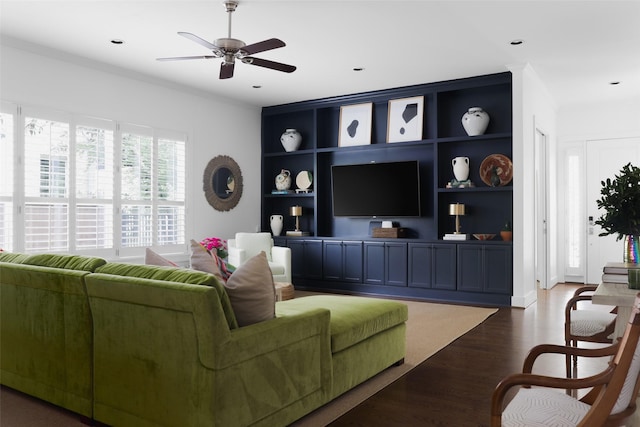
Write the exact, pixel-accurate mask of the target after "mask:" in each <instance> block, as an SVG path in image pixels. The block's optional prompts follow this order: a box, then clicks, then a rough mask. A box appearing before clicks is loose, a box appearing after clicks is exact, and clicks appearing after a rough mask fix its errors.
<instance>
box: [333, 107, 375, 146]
mask: <svg viewBox="0 0 640 427" xmlns="http://www.w3.org/2000/svg"><path fill="white" fill-rule="evenodd" d="M372 114H373V103H371V102H367V103H364V104H354V105H343V106H342V107H340V134H339V135H338V146H339V147H351V146H354V145H367V144H371V117H372Z"/></svg>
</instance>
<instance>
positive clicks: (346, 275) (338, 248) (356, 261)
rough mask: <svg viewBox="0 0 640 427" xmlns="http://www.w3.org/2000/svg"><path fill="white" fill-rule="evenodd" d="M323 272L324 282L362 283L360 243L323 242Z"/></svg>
mask: <svg viewBox="0 0 640 427" xmlns="http://www.w3.org/2000/svg"><path fill="white" fill-rule="evenodd" d="M323 246H324V252H323V258H324V260H323V272H324V278H325V279H326V280H338V281H343V282H355V283H361V282H362V242H361V241H341V240H325V241H324V244H323Z"/></svg>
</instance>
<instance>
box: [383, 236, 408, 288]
mask: <svg viewBox="0 0 640 427" xmlns="http://www.w3.org/2000/svg"><path fill="white" fill-rule="evenodd" d="M384 268H385V272H384V284H385V285H391V286H407V244H406V243H395V242H393V243H392V242H386V243H385V244H384Z"/></svg>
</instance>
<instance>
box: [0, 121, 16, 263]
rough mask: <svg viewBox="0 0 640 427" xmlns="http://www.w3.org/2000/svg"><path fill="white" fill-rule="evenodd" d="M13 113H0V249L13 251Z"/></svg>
mask: <svg viewBox="0 0 640 427" xmlns="http://www.w3.org/2000/svg"><path fill="white" fill-rule="evenodd" d="M14 126H15V115H14V114H11V113H5V112H2V113H0V153H2V155H1V156H0V249H4V250H6V251H13V250H14V248H13V203H14V200H13V191H14V189H13V185H14V173H15V170H14V167H13V164H14V163H13V162H14V158H13V152H14V150H13V147H14V145H15V138H14Z"/></svg>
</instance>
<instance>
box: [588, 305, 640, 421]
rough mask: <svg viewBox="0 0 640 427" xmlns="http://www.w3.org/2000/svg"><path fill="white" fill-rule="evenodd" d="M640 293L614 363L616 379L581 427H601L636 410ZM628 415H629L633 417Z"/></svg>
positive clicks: (592, 406) (638, 371) (605, 390)
mask: <svg viewBox="0 0 640 427" xmlns="http://www.w3.org/2000/svg"><path fill="white" fill-rule="evenodd" d="M639 338H640V294H638V295H637V296H636V299H635V302H634V304H633V307H632V310H631V316H630V317H629V323H628V324H627V328H626V330H625V333H624V335H623V336H622V338H621V341H620V347H619V349H618V351H617V353H616V355H615V356H614V358H613V360H612V361H611V362H610V369H611V370H612V376H611V380H610V381H609V383H608V384H607V385H606V387H605V388H603V390H602V391H601V393H600V395H599V396H598V397H597V398H596V400H595V401H594V402H593V404H592V405H591V409H590V410H589V412H588V413H587V415H586V416H585V418H584V419H583V420H582V421H581V422H580V424H579V426H601V425H604V422H605V421H607V419H608V418H609V417H610V416H612V417H615V416H616V414H623V413H625V411H626V410H627V409H628V408H629V407H630V406H631V411H628V412H629V414H630V413H632V412H633V408H635V406H634V405H635V396H636V395H637V393H638V388H639V386H640V383H639V382H638V380H639V374H640V345H639V342H640V339H639ZM629 414H626V415H629Z"/></svg>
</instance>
